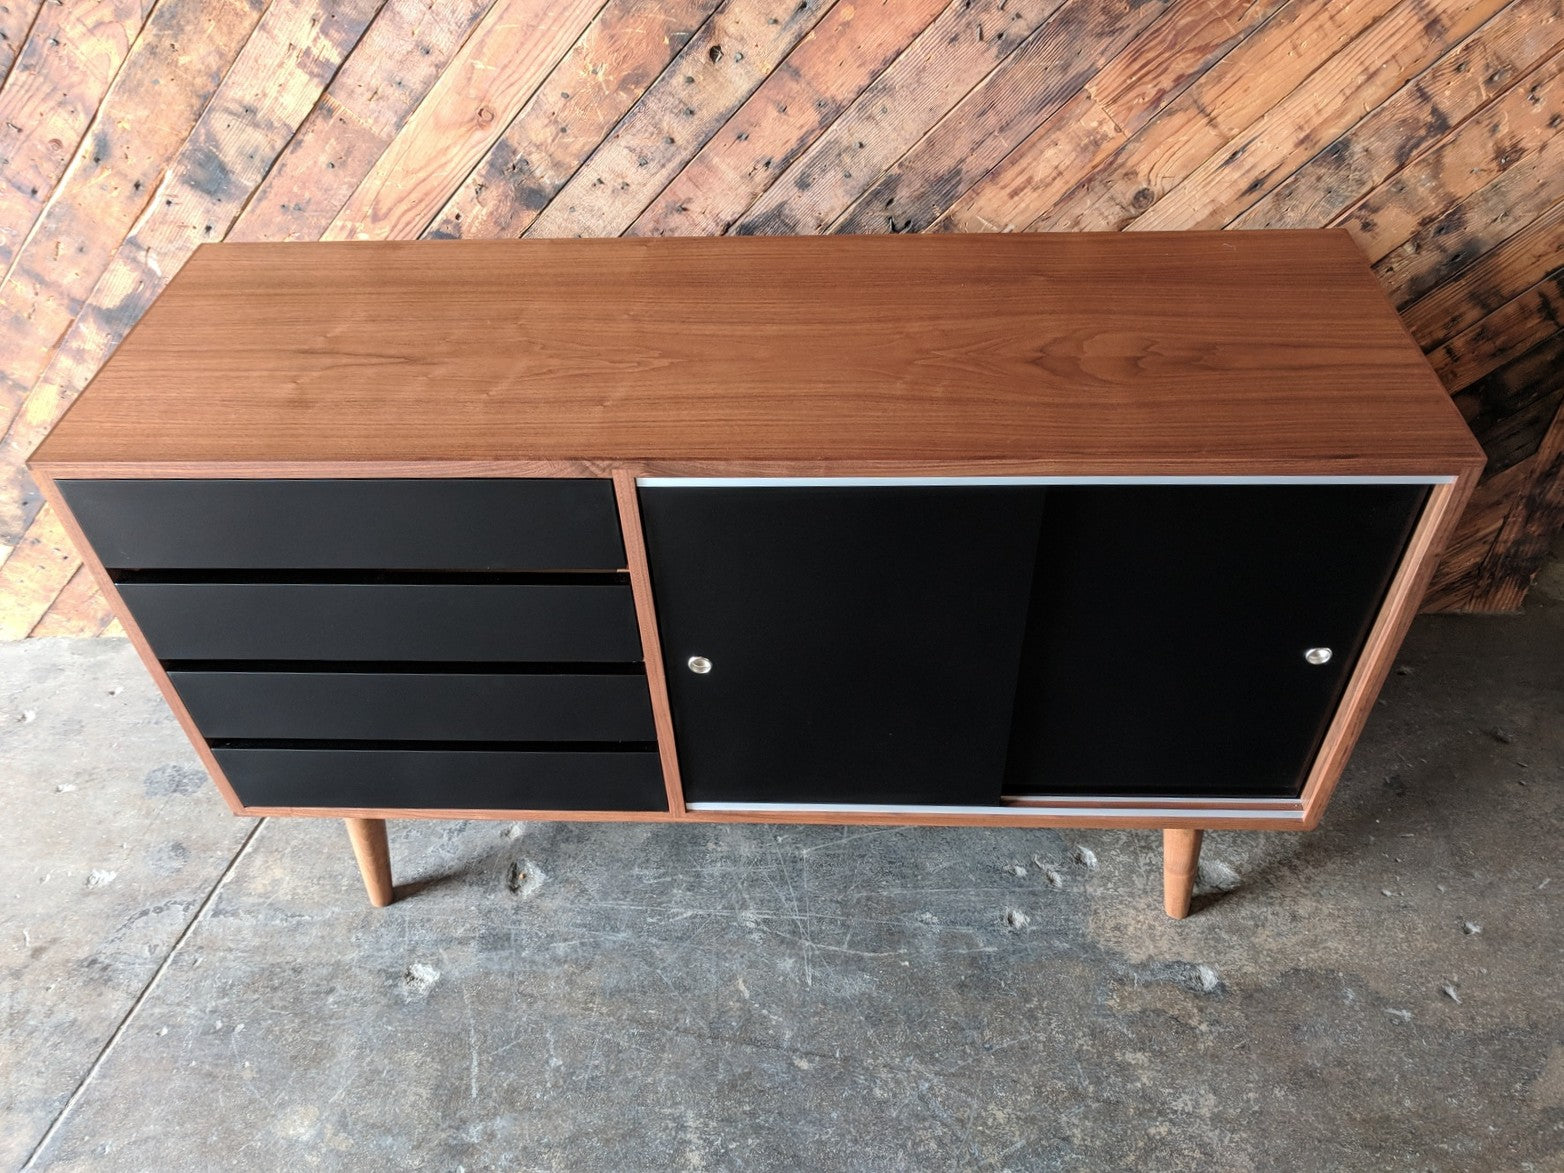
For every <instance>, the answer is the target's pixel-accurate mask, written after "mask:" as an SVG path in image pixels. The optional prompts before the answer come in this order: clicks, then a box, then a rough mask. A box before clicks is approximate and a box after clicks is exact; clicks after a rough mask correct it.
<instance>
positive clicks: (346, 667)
mask: <svg viewBox="0 0 1564 1173" xmlns="http://www.w3.org/2000/svg"><path fill="white" fill-rule="evenodd" d="M159 663H160V664H162V665H163V668H164V670H165V671H168V672H320V673H328V672H362V673H364V674H366V675H372V676H385V675H389V674H393V673H404V674H418V675H429V676H436V675H439V676H445V675H449V676H457V675H477V676H644V675H646V665H645V664H642V663H631V662H626V663H613V662H599V661H596V660H538V661H526V660H523V661H515V662H507V661H489V660H160V661H159Z"/></svg>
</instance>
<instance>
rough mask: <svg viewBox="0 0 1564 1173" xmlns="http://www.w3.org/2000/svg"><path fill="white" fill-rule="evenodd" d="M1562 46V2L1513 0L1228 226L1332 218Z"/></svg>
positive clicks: (1305, 223) (1291, 224)
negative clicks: (1513, 0)
mask: <svg viewBox="0 0 1564 1173" xmlns="http://www.w3.org/2000/svg"><path fill="white" fill-rule="evenodd" d="M1561 45H1564V0H1515V2H1514V3H1512V4H1510V5H1509V7H1507V8H1505V9H1504V10H1503V11H1502V12H1500V13H1499V14H1498V15H1497V16H1495V17H1494V18H1493V19H1491V20H1489V21H1488V22H1487V23H1486V24H1484V25H1483V26H1482V27H1481V28H1479V29H1478V30H1477V31H1476V32H1474V33H1473V34H1472V35H1471V36H1469V37H1467V38H1466V40H1464V41H1462V42H1461V44H1459V45H1458V46H1456V47H1455V48H1454V49H1452V50H1451V51H1450V52H1449V53H1447V54H1445V56H1444V57H1442V58H1440V60H1439V61H1438V62H1436V63H1435V64H1434V65H1433V66H1432V67H1431V68H1429V69H1428V70H1427V71H1425V72H1424V73H1422V74H1420V75H1418V76H1417V77H1415V78H1413V79H1412V80H1411V81H1409V82H1408V83H1407V84H1406V85H1405V86H1403V87H1402V88H1401V89H1400V91H1398V92H1397V93H1396V94H1395V95H1394V96H1392V97H1391V98H1390V99H1389V100H1387V101H1386V102H1384V103H1383V104H1382V105H1380V106H1379V107H1378V108H1377V109H1375V110H1374V111H1373V112H1372V113H1371V114H1369V115H1368V116H1367V117H1366V118H1364V119H1363V120H1362V121H1361V122H1359V123H1358V124H1357V125H1356V126H1354V127H1353V128H1352V129H1351V130H1349V131H1347V132H1346V133H1345V134H1343V135H1341V136H1340V137H1338V138H1337V139H1335V140H1334V141H1333V142H1331V143H1330V144H1329V145H1327V146H1326V147H1325V148H1323V149H1322V150H1321V151H1320V152H1319V153H1318V154H1317V155H1315V156H1314V158H1312V159H1310V160H1309V161H1308V162H1307V163H1305V164H1304V165H1303V166H1302V167H1300V168H1299V169H1298V170H1297V171H1295V172H1294V173H1293V174H1292V175H1290V176H1288V177H1287V179H1286V180H1284V181H1283V182H1282V183H1281V184H1279V185H1277V187H1276V188H1274V189H1273V190H1272V191H1269V192H1267V193H1266V194H1265V195H1263V196H1261V197H1260V199H1258V200H1257V201H1255V203H1254V205H1253V206H1252V207H1250V208H1249V209H1248V210H1247V211H1245V212H1244V213H1243V214H1242V215H1240V216H1237V217H1235V218H1234V219H1233V220H1232V222H1231V227H1234V228H1303V227H1310V226H1313V225H1317V224H1330V223H1334V222H1335V220H1336V218H1337V217H1338V216H1339V215H1340V214H1341V213H1342V212H1344V211H1346V209H1347V208H1349V207H1350V206H1351V205H1352V203H1353V202H1354V201H1355V200H1357V199H1359V198H1360V197H1362V196H1364V195H1365V194H1367V193H1368V192H1369V191H1371V190H1372V189H1373V188H1375V187H1378V186H1379V185H1380V184H1381V183H1383V182H1384V181H1385V180H1387V179H1389V178H1390V177H1391V176H1392V175H1393V174H1395V172H1396V171H1397V170H1399V169H1400V168H1402V167H1404V166H1406V165H1407V164H1408V163H1409V162H1412V161H1413V160H1415V159H1417V158H1419V157H1420V156H1421V155H1422V153H1423V152H1424V151H1425V150H1427V149H1428V148H1429V147H1430V146H1432V145H1433V144H1434V143H1436V142H1438V141H1439V140H1440V139H1442V138H1443V137H1444V136H1445V134H1446V133H1448V132H1449V130H1450V128H1451V127H1453V126H1455V125H1458V124H1459V123H1461V122H1463V121H1465V120H1466V119H1467V118H1468V117H1469V116H1470V115H1471V114H1473V113H1474V112H1475V111H1477V110H1479V109H1480V108H1482V107H1483V106H1485V105H1487V104H1488V102H1489V101H1491V100H1492V99H1493V98H1495V97H1497V96H1498V95H1500V94H1502V93H1504V92H1505V91H1506V90H1507V89H1508V88H1509V87H1510V86H1512V85H1514V84H1515V80H1516V78H1518V77H1521V76H1524V75H1525V74H1526V73H1527V72H1529V71H1530V70H1531V68H1532V67H1533V66H1535V65H1536V64H1538V63H1539V62H1541V61H1543V60H1545V59H1546V58H1548V57H1550V56H1552V55H1553V53H1555V52H1556V51H1557V50H1558V49H1559V47H1560V46H1561Z"/></svg>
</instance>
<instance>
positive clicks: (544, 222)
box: [526, 0, 831, 236]
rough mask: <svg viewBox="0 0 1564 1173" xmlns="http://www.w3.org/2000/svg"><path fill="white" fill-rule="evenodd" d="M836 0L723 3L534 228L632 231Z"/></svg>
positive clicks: (534, 231)
mask: <svg viewBox="0 0 1564 1173" xmlns="http://www.w3.org/2000/svg"><path fill="white" fill-rule="evenodd" d="M830 6H831V0H748V2H746V3H736V4H730V5H727V6H725V7H723V8H720V9H718V11H717V12H716V14H715V15H713V17H712V18H711V20H710V21H708V22H707V23H706V24H705V25H703V26H702V27H701V29H700V31H699V32H698V33H697V34H696V35H695V36H694V37H692V38H691V39H690V42H689V43H688V44H687V45H685V47H684V48H683V50H681V51H680V53H679V55H678V57H677V58H675V59H674V61H673V62H672V63H671V64H670V65H669V67H668V68H667V70H665V71H664V72H663V75H662V76H661V77H660V78H659V79H658V80H657V82H656V83H655V84H654V85H653V86H652V87H651V88H650V89H649V90H647V92H646V93H645V95H644V96H643V97H642V98H641V100H640V101H639V102H637V103H636V104H635V107H634V108H633V109H632V110H631V111H630V112H629V113H628V114H626V115H625V117H624V119H623V120H622V121H621V122H620V123H619V125H618V126H616V127H615V128H614V130H613V132H612V133H611V134H610V135H609V136H608V137H607V138H606V139H605V140H603V143H602V145H601V146H600V147H598V149H597V150H596V151H594V152H593V153H592V155H591V157H590V158H588V159H587V161H586V162H585V163H584V164H582V166H581V169H580V170H579V171H577V172H576V173H575V174H574V175H573V176H571V178H570V180H569V182H567V183H566V184H565V185H564V186H563V187H561V188H560V189H559V194H558V195H557V196H555V198H554V200H553V202H552V203H550V204H549V205H548V207H546V208H544V209H543V210H542V211H541V212H540V213H539V214H538V217H537V219H535V220H534V221H533V222H532V224H531V226H530V227H529V228H528V229H527V231H526V235H527V236H617V235H619V234H620V233H621V232H623V231H624V230H625V229H626V228H628V227H629V226H630V225H631V224H632V223H634V222H635V218H636V217H637V216H639V215H640V214H641V212H642V211H644V210H645V208H646V206H647V205H648V204H650V203H651V202H652V200H653V199H655V198H656V197H657V193H658V192H660V191H661V190H662V189H663V188H664V187H665V186H667V184H668V181H669V180H670V179H672V178H673V176H674V175H676V174H677V173H678V171H679V169H680V168H681V167H683V166H684V164H685V163H686V162H687V161H688V160H689V159H690V158H691V157H693V156H694V155H695V153H696V152H697V151H699V150H700V149H701V147H702V146H704V145H705V144H706V141H707V140H708V139H709V138H711V136H712V135H713V134H715V133H716V132H717V130H718V129H719V128H720V127H721V126H722V125H723V124H724V123H725V122H727V120H728V119H729V118H731V117H732V116H733V113H734V111H736V110H737V109H739V107H740V106H742V105H743V104H744V101H745V99H747V98H748V97H749V96H750V94H752V93H754V91H755V89H756V88H757V87H758V86H759V85H760V83H761V82H762V81H764V80H765V78H766V75H767V74H768V73H770V72H771V70H772V69H774V68H776V65H777V63H778V62H779V61H781V60H782V59H783V58H785V57H786V56H787V55H788V53H789V52H791V51H792V49H793V46H795V45H797V44H798V42H799V41H800V40H802V39H803V38H804V37H805V36H807V35H808V34H809V32H810V30H811V29H813V28H814V27H815V25H816V23H817V22H818V21H819V20H820V18H821V17H822V16H824V15H825V13H826V11H827V10H828V9H829V8H830Z"/></svg>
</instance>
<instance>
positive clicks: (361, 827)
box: [342, 819, 396, 908]
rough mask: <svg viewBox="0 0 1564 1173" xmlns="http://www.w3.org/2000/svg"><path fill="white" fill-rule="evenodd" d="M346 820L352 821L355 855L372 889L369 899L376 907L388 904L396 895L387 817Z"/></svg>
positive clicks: (350, 833)
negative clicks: (392, 888)
mask: <svg viewBox="0 0 1564 1173" xmlns="http://www.w3.org/2000/svg"><path fill="white" fill-rule="evenodd" d="M342 821H343V822H344V823H346V824H347V825H348V838H349V839H350V840H352V842H353V855H354V857H355V858H356V859H357V860H358V870H359V871H360V872H361V873H363V876H364V887H365V888H367V889H368V890H369V902H370V903H371V904H373V905H374V906H375V907H376V908H384V907H385V906H386V905H388V904H390V903H391V901H392V900H394V899H396V897H395V896H393V895H392V893H391V848H390V846H389V845H388V844H387V843H386V821H385V820H384V819H343V820H342Z"/></svg>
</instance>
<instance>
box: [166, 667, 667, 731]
mask: <svg viewBox="0 0 1564 1173" xmlns="http://www.w3.org/2000/svg"><path fill="white" fill-rule="evenodd" d="M169 679H171V680H172V681H173V682H174V687H175V688H176V689H178V691H179V696H180V699H181V700H183V701H184V702H185V707H186V708H187V709H189V710H190V715H191V717H192V718H194V720H195V723H196V726H197V727H198V728H199V729H200V730H201V732H202V733H203V734H204V735H205V736H206V737H208V738H265V739H299V740H332V739H336V740H352V741H655V740H656V739H657V733H656V731H655V729H654V728H653V726H652V705H651V698H650V694H649V692H648V691H647V687H646V677H645V676H642V675H640V674H639V673H634V674H631V673H626V674H622V675H613V676H592V675H577V674H552V673H549V674H527V673H477V672H450V673H441V672H394V673H377V672H188V671H178V670H176V671H174V672H170V673H169Z"/></svg>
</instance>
